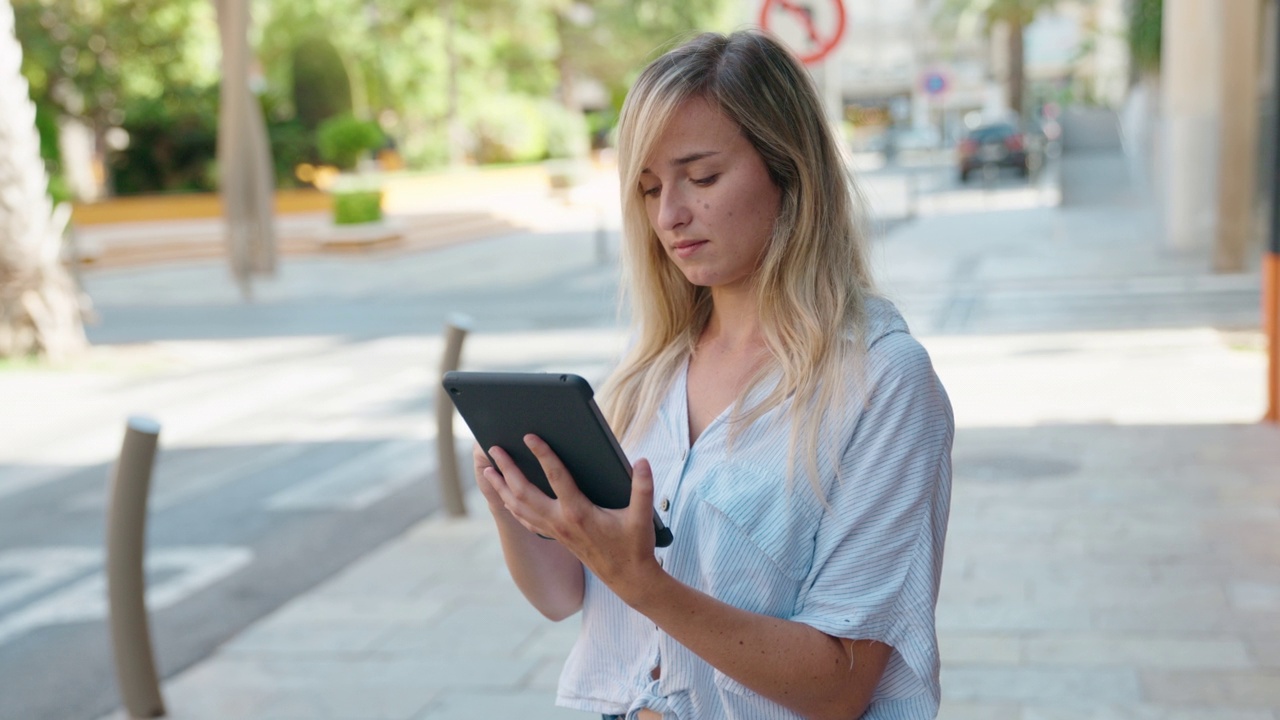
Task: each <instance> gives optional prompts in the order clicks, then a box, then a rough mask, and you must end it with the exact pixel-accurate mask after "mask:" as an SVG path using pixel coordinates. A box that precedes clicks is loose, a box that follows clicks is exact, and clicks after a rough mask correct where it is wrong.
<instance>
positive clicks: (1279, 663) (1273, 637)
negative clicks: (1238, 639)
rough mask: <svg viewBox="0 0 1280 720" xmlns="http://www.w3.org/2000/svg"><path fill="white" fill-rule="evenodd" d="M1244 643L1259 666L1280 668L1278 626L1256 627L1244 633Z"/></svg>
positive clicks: (1273, 668)
mask: <svg viewBox="0 0 1280 720" xmlns="http://www.w3.org/2000/svg"><path fill="white" fill-rule="evenodd" d="M1245 643H1246V644H1248V646H1249V652H1250V655H1251V656H1252V658H1253V661H1254V662H1255V663H1257V665H1258V666H1259V667H1263V668H1269V669H1271V670H1280V628H1275V627H1273V628H1256V629H1254V630H1253V631H1252V632H1249V633H1246V634H1245Z"/></svg>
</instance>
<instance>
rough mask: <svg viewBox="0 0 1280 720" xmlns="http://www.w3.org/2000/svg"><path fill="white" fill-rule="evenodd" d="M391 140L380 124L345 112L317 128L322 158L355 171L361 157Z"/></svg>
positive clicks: (317, 142)
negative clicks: (383, 132) (388, 139)
mask: <svg viewBox="0 0 1280 720" xmlns="http://www.w3.org/2000/svg"><path fill="white" fill-rule="evenodd" d="M386 141H387V138H386V136H385V135H383V134H382V129H381V128H379V127H378V124H377V123H374V122H370V121H367V120H357V119H356V118H355V117H354V116H352V115H341V116H338V117H335V118H330V119H328V120H325V121H324V122H323V123H320V127H319V128H318V129H316V146H317V147H318V148H319V150H320V157H321V158H323V159H324V160H325V161H326V162H330V163H333V164H334V165H336V166H338V168H339V169H340V170H352V169H354V168H355V166H356V163H357V162H359V160H360V156H361V155H363V154H364V153H366V152H369V151H370V150H376V149H377V148H380V147H382V145H383V144H384V143H385V142H386Z"/></svg>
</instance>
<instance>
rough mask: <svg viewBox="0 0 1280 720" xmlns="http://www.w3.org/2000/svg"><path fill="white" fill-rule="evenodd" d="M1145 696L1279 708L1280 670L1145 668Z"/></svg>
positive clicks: (1173, 701)
mask: <svg viewBox="0 0 1280 720" xmlns="http://www.w3.org/2000/svg"><path fill="white" fill-rule="evenodd" d="M1141 678H1142V689H1143V695H1144V696H1145V697H1146V698H1147V699H1148V700H1150V701H1152V702H1156V703H1165V704H1171V705H1225V706H1234V707H1238V708H1241V709H1264V708H1280V671H1277V670H1272V669H1262V670H1215V671H1186V670H1178V671H1158V670H1151V671H1143V672H1142V673H1141Z"/></svg>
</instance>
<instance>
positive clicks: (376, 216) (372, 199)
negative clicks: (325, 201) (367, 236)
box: [333, 190, 382, 225]
mask: <svg viewBox="0 0 1280 720" xmlns="http://www.w3.org/2000/svg"><path fill="white" fill-rule="evenodd" d="M381 219H382V191H381V190H347V191H341V192H334V193H333V222H334V223H335V224H338V225H355V224H357V223H367V222H377V221H378V220H381Z"/></svg>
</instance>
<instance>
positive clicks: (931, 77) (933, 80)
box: [920, 70, 950, 96]
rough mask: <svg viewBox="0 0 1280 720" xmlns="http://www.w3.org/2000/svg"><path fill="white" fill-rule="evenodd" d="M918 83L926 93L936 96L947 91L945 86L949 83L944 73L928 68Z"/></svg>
mask: <svg viewBox="0 0 1280 720" xmlns="http://www.w3.org/2000/svg"><path fill="white" fill-rule="evenodd" d="M920 84H921V85H922V86H923V87H924V91H925V93H926V94H928V95H932V96H938V95H941V94H943V93H944V92H946V91H947V86H948V85H949V84H950V83H949V82H947V76H946V75H943V74H942V73H940V72H938V71H937V70H930V71H929V72H927V73H925V74H924V78H923V79H921V81H920Z"/></svg>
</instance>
